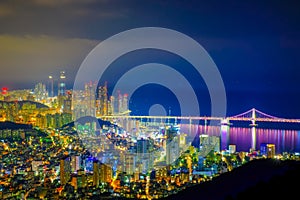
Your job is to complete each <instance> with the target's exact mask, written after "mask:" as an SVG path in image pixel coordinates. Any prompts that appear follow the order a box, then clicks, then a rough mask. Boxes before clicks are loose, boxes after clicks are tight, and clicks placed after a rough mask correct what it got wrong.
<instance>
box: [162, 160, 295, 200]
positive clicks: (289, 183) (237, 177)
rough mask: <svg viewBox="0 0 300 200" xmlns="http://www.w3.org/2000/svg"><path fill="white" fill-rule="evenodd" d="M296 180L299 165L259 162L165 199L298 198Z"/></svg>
mask: <svg viewBox="0 0 300 200" xmlns="http://www.w3.org/2000/svg"><path fill="white" fill-rule="evenodd" d="M298 180H300V161H291V160H290V161H279V160H272V159H260V160H254V161H251V162H249V163H247V164H245V165H244V166H242V167H240V168H236V169H234V170H232V171H231V172H229V173H224V174H222V175H220V176H218V177H216V178H215V179H214V180H213V181H210V182H204V183H202V184H200V185H197V186H193V187H190V188H187V189H185V190H183V191H181V192H179V193H177V194H175V195H171V196H169V197H167V198H164V199H166V200H177V199H178V200H179V199H180V200H181V199H202V200H223V199H224V200H232V199H263V198H265V199H272V198H274V199H278V197H279V196H284V197H285V199H289V197H294V196H295V195H298V189H297V185H298V183H297V182H298Z"/></svg>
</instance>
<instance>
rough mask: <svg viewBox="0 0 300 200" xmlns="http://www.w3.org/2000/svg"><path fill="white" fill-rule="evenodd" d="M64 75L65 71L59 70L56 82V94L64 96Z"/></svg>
mask: <svg viewBox="0 0 300 200" xmlns="http://www.w3.org/2000/svg"><path fill="white" fill-rule="evenodd" d="M65 81H66V75H65V71H60V75H59V83H58V96H64V95H65V93H66V83H65Z"/></svg>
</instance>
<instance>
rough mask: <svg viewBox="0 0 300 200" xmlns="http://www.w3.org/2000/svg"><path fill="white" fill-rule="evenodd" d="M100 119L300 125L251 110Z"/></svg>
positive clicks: (111, 116)
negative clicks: (234, 112) (220, 113)
mask: <svg viewBox="0 0 300 200" xmlns="http://www.w3.org/2000/svg"><path fill="white" fill-rule="evenodd" d="M99 118H101V119H141V120H142V119H144V120H147V119H153V120H175V121H177V120H190V121H194V120H198V121H201V120H204V121H220V122H221V123H225V122H226V123H229V122H230V121H249V122H251V123H252V124H255V122H284V123H300V119H287V118H282V117H276V116H272V115H269V114H266V113H264V112H262V111H259V110H257V109H255V108H252V109H250V110H248V111H246V112H243V113H241V114H238V115H235V116H230V117H216V116H132V115H109V116H100V117H99Z"/></svg>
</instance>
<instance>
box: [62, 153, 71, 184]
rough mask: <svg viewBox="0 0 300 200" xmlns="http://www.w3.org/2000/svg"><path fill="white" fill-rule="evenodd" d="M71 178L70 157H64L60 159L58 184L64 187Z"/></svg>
mask: <svg viewBox="0 0 300 200" xmlns="http://www.w3.org/2000/svg"><path fill="white" fill-rule="evenodd" d="M70 178H71V157H70V156H65V157H63V158H61V159H60V183H61V184H62V185H65V184H66V183H68V182H69V180H70Z"/></svg>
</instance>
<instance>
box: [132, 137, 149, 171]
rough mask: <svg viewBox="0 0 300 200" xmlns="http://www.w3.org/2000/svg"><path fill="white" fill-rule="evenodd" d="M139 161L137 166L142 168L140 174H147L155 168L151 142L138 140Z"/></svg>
mask: <svg viewBox="0 0 300 200" xmlns="http://www.w3.org/2000/svg"><path fill="white" fill-rule="evenodd" d="M136 145H137V148H136V149H137V161H136V164H137V165H138V166H139V168H140V172H142V173H147V171H148V170H150V169H151V168H152V166H153V157H152V154H151V153H150V148H151V144H150V141H149V140H146V139H143V138H142V139H139V140H137V143H136Z"/></svg>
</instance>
